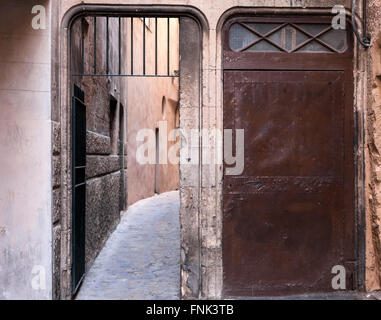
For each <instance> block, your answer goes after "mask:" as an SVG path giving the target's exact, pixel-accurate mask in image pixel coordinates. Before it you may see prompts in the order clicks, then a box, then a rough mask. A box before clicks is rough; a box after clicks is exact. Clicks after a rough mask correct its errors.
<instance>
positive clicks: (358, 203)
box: [217, 7, 366, 298]
mask: <svg viewBox="0 0 381 320" xmlns="http://www.w3.org/2000/svg"><path fill="white" fill-rule="evenodd" d="M269 15H272V16H274V15H278V16H280V15H283V16H292V15H294V16H295V15H296V16H307V17H308V16H332V12H331V8H326V9H314V8H311V9H300V8H247V7H235V8H231V9H229V10H227V11H225V12H224V14H223V15H222V16H221V17H220V19H219V21H218V24H217V61H218V63H219V66H220V68H219V69H218V72H217V78H219V79H223V52H224V51H223V39H224V34H223V32H224V26H225V24H226V23H227V22H229V21H230V19H232V18H234V17H236V16H262V17H263V16H269ZM346 15H347V21H348V22H347V23H351V22H350V19H351V16H352V13H351V11H350V10H348V9H346ZM355 19H356V21H357V20H358V17H355ZM357 23H358V24H359V23H360V21H357ZM353 51H354V53H353V79H355V81H354V87H353V106H354V107H353V109H354V112H353V118H354V131H355V141H354V147H355V150H354V152H353V153H354V161H355V219H356V221H355V224H356V231H357V233H356V249H357V257H358V262H359V266H358V270H357V283H358V290H359V291H360V292H364V291H365V266H366V261H365V215H366V211H365V210H366V201H365V183H366V182H365V153H364V147H365V112H366V110H365V105H364V103H359V102H358V101H366V92H365V90H364V89H363V88H364V86H365V83H366V79H365V78H364V77H361V76H360V77H359V76H358V75H357V72H358V70H359V69H361V67H362V66H360V62H359V59H358V55H359V54H360V53H359V51H360V50H359V43H358V41H356V39H354V44H353ZM217 91H218V92H217V95H218V99H219V100H218V101H219V103H220V105H219V107H221V108H222V107H223V82H222V81H221V83H219V85H218V86H217ZM218 127H220V128H223V116H221V119H220V121H219V122H218ZM222 176H223V170H221V173H220V176H219V179H220V180H219V181H221V182H222ZM218 196H219V199H218V202H219V203H222V201H223V199H222V192H219V193H218ZM219 214H221V216H220V217H219V219H220V222H221V223H222V212H221V211H220V213H219ZM221 228H222V226H221ZM220 254H221V256H222V250H221V251H220ZM221 260H222V259H221ZM221 269H222V268H221ZM220 273H221V274H222V270H221V272H220ZM222 281H223V279H222V276H221V283H222ZM220 294H221V295H222V291H220ZM338 294H340V292H339V293H338ZM317 298H319V297H317Z"/></svg>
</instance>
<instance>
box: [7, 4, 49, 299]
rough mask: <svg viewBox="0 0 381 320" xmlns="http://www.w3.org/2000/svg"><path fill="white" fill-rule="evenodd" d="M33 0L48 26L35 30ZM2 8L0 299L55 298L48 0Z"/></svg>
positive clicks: (8, 5)
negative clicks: (35, 283) (41, 8)
mask: <svg viewBox="0 0 381 320" xmlns="http://www.w3.org/2000/svg"><path fill="white" fill-rule="evenodd" d="M36 4H39V5H44V7H45V8H46V14H47V17H46V22H47V29H45V30H41V29H39V30H34V29H33V28H32V24H31V22H32V18H33V15H32V13H31V11H32V7H33V6H34V5H36ZM0 6H1V10H0V300H1V299H51V289H52V285H51V277H52V267H51V262H52V259H51V255H52V247H51V245H52V236H51V234H52V224H51V220H52V219H51V214H52V188H51V185H52V166H51V161H52V158H51V132H52V130H51V127H52V122H51V111H50V106H51V93H50V89H51V79H50V77H51V51H50V45H51V41H50V20H49V17H50V1H29V0H19V1H13V0H9V1H4V0H1V1H0ZM34 268H35V269H34ZM33 272H36V273H35V274H34V273H33ZM36 276H41V280H42V282H41V283H42V284H43V286H42V287H40V289H39V288H38V287H37V288H36V287H35V289H34V288H33V286H32V280H33V278H34V277H36ZM37 280H38V279H37Z"/></svg>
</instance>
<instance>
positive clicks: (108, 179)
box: [72, 17, 126, 270]
mask: <svg viewBox="0 0 381 320" xmlns="http://www.w3.org/2000/svg"><path fill="white" fill-rule="evenodd" d="M82 22H83V26H84V31H83V34H84V57H85V64H84V69H82V60H81V57H82V54H81V35H82ZM95 23H96V30H97V41H96V60H97V63H96V68H97V70H96V72H97V73H98V74H106V73H107V66H106V64H107V61H106V57H107V54H106V50H107V49H106V48H107V44H106V33H107V20H106V18H105V17H98V18H97V19H96V20H94V18H92V17H87V18H84V20H83V21H82V20H81V19H78V20H77V21H76V22H75V23H74V25H73V28H72V41H73V42H72V43H73V46H72V62H73V64H72V70H73V73H74V74H80V73H84V74H92V73H94V24H95ZM108 24H109V73H111V74H115V73H118V59H119V58H118V56H119V49H118V41H119V36H118V32H119V31H118V30H119V25H118V19H115V18H109V22H108ZM122 36H125V35H124V34H122ZM73 83H75V84H76V85H78V86H79V87H80V88H81V89H82V90H83V91H84V93H85V104H86V110H87V111H86V116H87V119H86V126H87V138H86V140H87V141H86V153H87V164H86V270H88V269H89V268H90V266H91V264H92V262H93V261H94V259H95V258H96V256H97V254H98V253H99V252H100V250H101V249H102V247H103V245H104V243H105V241H106V240H107V238H108V236H109V235H110V233H111V232H112V231H113V230H114V229H115V227H116V225H117V224H118V222H119V220H120V213H121V211H123V210H124V209H125V207H124V203H125V201H124V199H125V195H126V190H125V185H126V183H125V181H123V179H124V177H125V175H124V173H123V171H124V169H126V168H123V166H124V163H126V162H125V161H124V157H125V155H124V150H125V148H124V143H123V142H122V140H123V130H124V123H125V119H124V113H123V110H122V108H123V105H124V104H125V100H124V91H125V89H124V85H125V82H124V81H123V80H122V79H119V78H115V77H105V76H102V77H96V76H83V77H74V78H73ZM122 117H123V118H122Z"/></svg>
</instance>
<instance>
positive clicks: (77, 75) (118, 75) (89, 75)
mask: <svg viewBox="0 0 381 320" xmlns="http://www.w3.org/2000/svg"><path fill="white" fill-rule="evenodd" d="M106 76H107V77H152V78H155V77H156V78H158V77H160V78H168V77H170V78H178V77H179V75H166V74H160V75H155V74H146V75H142V74H110V73H109V74H82V73H81V74H73V75H72V77H106Z"/></svg>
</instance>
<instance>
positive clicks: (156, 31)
mask: <svg viewBox="0 0 381 320" xmlns="http://www.w3.org/2000/svg"><path fill="white" fill-rule="evenodd" d="M155 75H157V17H156V18H155Z"/></svg>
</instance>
